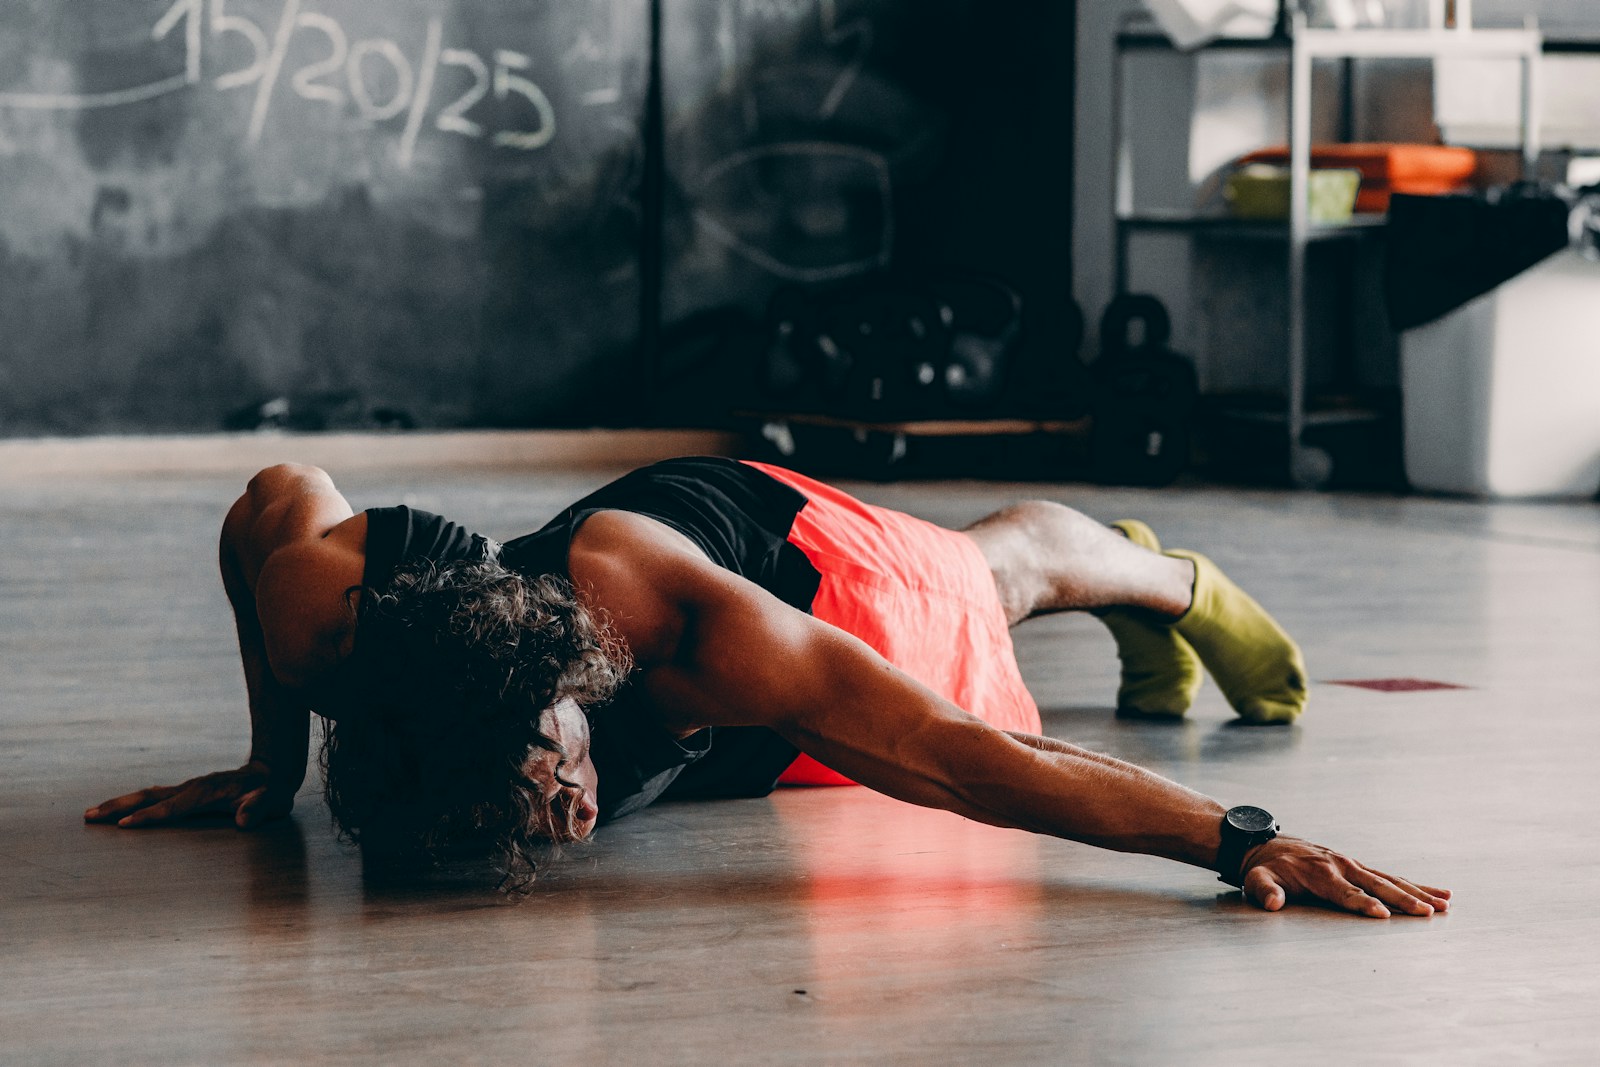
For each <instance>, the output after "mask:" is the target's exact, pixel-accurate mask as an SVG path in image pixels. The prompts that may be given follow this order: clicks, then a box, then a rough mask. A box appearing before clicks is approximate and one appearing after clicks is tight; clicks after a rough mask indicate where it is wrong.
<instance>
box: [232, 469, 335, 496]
mask: <svg viewBox="0 0 1600 1067" xmlns="http://www.w3.org/2000/svg"><path fill="white" fill-rule="evenodd" d="M307 483H318V484H327V485H332V484H333V480H332V479H331V478H329V477H328V472H327V471H325V470H323V469H322V468H321V467H313V466H312V465H311V464H309V463H274V464H273V465H272V466H270V467H263V468H262V469H261V470H259V471H257V472H256V474H255V477H253V478H251V479H250V484H249V485H247V486H246V487H245V496H246V497H250V498H253V499H255V500H257V501H258V502H260V503H267V502H270V501H271V500H272V499H274V498H275V497H278V496H281V495H282V494H283V493H285V492H288V491H292V490H295V489H299V488H301V487H303V486H305V485H306V484H307Z"/></svg>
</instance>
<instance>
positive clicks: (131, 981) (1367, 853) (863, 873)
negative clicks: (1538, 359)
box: [0, 471, 1600, 1065]
mask: <svg viewBox="0 0 1600 1067" xmlns="http://www.w3.org/2000/svg"><path fill="white" fill-rule="evenodd" d="M334 474H335V476H336V477H338V474H339V472H337V471H335V472H334ZM602 478H603V475H600V474H596V473H591V472H575V473H570V474H562V475H559V476H552V475H549V474H541V475H537V476H533V475H511V474H484V473H472V474H462V475H456V474H450V475H444V474H438V473H434V474H429V475H425V476H422V477H419V478H412V479H406V478H403V477H401V476H399V475H374V474H366V475H362V476H359V477H356V478H348V479H343V478H342V479H340V480H341V482H343V483H345V488H346V489H347V491H348V492H349V494H350V496H351V498H352V501H353V502H354V504H355V505H356V506H357V507H364V506H369V505H377V504H383V503H394V502H396V501H398V500H400V499H402V498H404V499H405V500H406V502H409V503H413V504H415V505H417V506H420V507H425V508H430V509H433V510H439V511H444V512H446V513H448V514H450V515H452V516H454V517H457V518H459V519H460V520H461V521H464V522H466V523H468V524H469V525H473V526H475V527H478V528H480V529H482V530H483V531H484V532H485V533H488V534H491V535H497V536H502V537H504V536H510V535H513V534H516V533H519V532H523V531H525V530H527V529H530V528H532V527H533V526H535V525H537V524H538V523H540V522H542V521H543V520H544V519H545V518H547V517H548V516H550V515H551V514H553V513H554V512H555V511H556V510H557V509H558V508H559V507H560V506H561V505H562V504H564V503H565V502H567V501H568V500H570V499H572V498H573V497H575V496H577V495H578V494H579V493H580V492H581V491H583V490H585V489H587V488H589V487H591V486H593V485H594V484H597V482H598V481H599V480H601V479H602ZM3 488H4V492H5V503H4V505H3V506H0V544H3V545H4V549H3V552H0V680H3V688H0V693H3V695H4V700H3V703H0V770H3V772H4V773H3V774H0V909H3V911H0V914H3V923H0V1062H6V1063H28V1064H35V1063H60V1064H80V1063H89V1062H129V1063H174V1064H181V1063H196V1064H211V1063H230V1062H271V1063H299V1062H309V1061H316V1060H337V1061H340V1062H381V1063H393V1062H418V1061H425V1062H451V1063H453V1062H533V1063H561V1062H573V1063H596V1064H605V1063H719V1062H721V1063H730V1064H733V1063H739V1064H742V1063H775V1064H787V1063H805V1064H809V1063H856V1062H860V1063H865V1062H893V1063H962V1064H965V1063H973V1062H983V1061H987V1062H989V1063H994V1064H1011V1063H1149V1064H1175V1063H1182V1064H1210V1063H1217V1064H1223V1063H1226V1064H1229V1065H1235V1064H1238V1063H1240V1062H1274V1061H1276V1062H1318V1063H1328V1062H1335V1061H1347V1062H1356V1063H1420V1064H1437V1063H1497V1064H1498V1063H1504V1062H1541V1063H1545V1062H1549V1063H1563V1062H1572V1063H1581V1062H1592V1057H1593V1055H1594V1053H1593V1049H1594V1047H1595V1045H1596V1043H1597V1042H1600V1010H1597V1008H1596V1005H1597V1004H1600V968H1597V967H1596V965H1595V959H1596V956H1597V955H1600V913H1596V911H1595V909H1594V908H1593V900H1594V898H1595V896H1596V893H1597V891H1600V823H1597V820H1596V818H1595V813H1596V811H1597V809H1600V784H1597V780H1600V779H1597V775H1596V773H1595V770H1594V764H1595V760H1596V757H1597V752H1600V699H1597V693H1600V653H1597V651H1596V650H1597V649H1600V508H1597V507H1596V506H1594V505H1564V506H1550V505H1494V506H1488V505H1480V504H1471V503H1464V502H1453V501H1436V500H1420V499H1418V500H1396V499H1388V498H1363V497H1350V496H1310V495H1291V494H1280V493H1269V492H1238V491H1201V490H1189V489H1180V490H1170V491H1165V492H1159V493H1145V492H1138V491H1132V490H1107V489H1096V488H1088V487H1081V486H1064V485H1031V486H1007V485H988V484H986V485H978V484H973V483H961V484H927V483H925V484H909V485H893V486H856V487H853V488H856V489H858V490H859V491H860V492H861V493H862V494H863V495H864V496H867V497H868V498H870V499H873V500H876V501H879V502H882V503H887V504H890V505H893V506H896V507H901V508H904V509H906V510H909V511H913V512H915V513H918V514H922V515H925V516H927V517H930V518H934V519H936V520H938V521H942V522H946V523H948V524H952V525H959V524H963V523H965V522H968V521H970V520H972V519H974V518H976V517H978V516H979V515H981V514H983V513H984V512H986V511H987V510H990V509H991V508H993V507H996V506H998V505H1000V504H1002V503H1005V502H1007V501H1008V500H1011V499H1014V498H1015V497H1017V496H1020V495H1036V496H1048V497H1052V498H1055V499H1059V500H1063V501H1066V502H1069V503H1073V504H1075V505H1076V506H1079V507H1081V508H1083V509H1084V510H1086V511H1088V512H1090V513H1091V514H1093V515H1096V516H1097V517H1100V518H1103V519H1108V520H1109V519H1114V518H1119V517H1122V516H1124V515H1136V516H1139V517H1142V518H1144V519H1146V520H1147V521H1149V522H1151V523H1152V524H1153V525H1154V526H1155V527H1156V529H1157V530H1158V531H1159V532H1160V533H1161V535H1162V537H1163V538H1164V539H1165V540H1166V541H1168V543H1170V544H1174V545H1180V546H1184V547H1193V548H1196V549H1199V550H1201V551H1205V552H1207V553H1208V554H1210V555H1212V556H1213V558H1215V559H1216V560H1217V561H1218V562H1219V563H1221V564H1222V565H1223V566H1224V567H1226V568H1228V569H1229V570H1230V571H1231V572H1232V573H1233V574H1234V576H1235V577H1236V578H1238V579H1239V580H1240V581H1241V582H1242V583H1243V584H1245V585H1246V586H1247V587H1248V588H1250V589H1251V590H1252V591H1254V592H1255V593H1256V595H1257V596H1258V598H1259V599H1261V600H1262V601H1263V602H1264V603H1265V604H1266V605H1267V606H1268V607H1269V608H1270V609H1271V610H1273V611H1274V613H1275V614H1277V615H1278V617H1279V618H1280V620H1281V621H1283V622H1284V624H1285V625H1286V626H1287V627H1288V628H1289V629H1290V631H1291V632H1293V633H1295V634H1296V635H1297V636H1298V637H1299V638H1300V639H1301V641H1302V643H1303V645H1304V647H1305V651H1306V657H1307V660H1308V663H1309V665H1310V667H1311V672H1312V675H1313V677H1314V678H1315V679H1316V680H1317V681H1318V682H1319V683H1322V684H1318V685H1317V686H1316V687H1315V689H1314V692H1313V699H1312V706H1311V710H1310V712H1309V713H1308V715H1307V717H1306V719H1305V721H1304V722H1303V724H1302V725H1300V726H1297V727H1292V728H1287V729H1251V728H1241V727H1236V726H1234V725H1232V724H1231V722H1230V715H1229V714H1228V711H1227V708H1226V706H1225V705H1224V703H1223V702H1222V699H1221V697H1220V696H1219V695H1218V694H1217V692H1216V690H1215V689H1214V688H1210V687H1208V688H1207V689H1206V691H1205V692H1204V693H1203V694H1202V697H1201V702H1200V705H1199V706H1198V707H1197V708H1196V710H1195V711H1194V712H1193V713H1192V715H1191V718H1190V719H1189V720H1188V721H1186V722H1184V723H1181V724H1175V725H1162V724H1149V723H1133V722H1125V721H1118V720H1116V719H1114V718H1113V717H1112V715H1111V713H1110V704H1111V696H1112V693H1113V691H1114V687H1115V677H1116V665H1115V661H1114V658H1113V654H1112V646H1111V643H1110V640H1109V638H1108V637H1107V636H1106V634H1105V632H1104V631H1103V629H1101V628H1100V626H1099V625H1098V624H1097V623H1096V622H1095V621H1094V620H1093V619H1090V618H1084V617H1067V618H1055V619H1050V620H1046V621H1043V622H1039V623H1034V624H1030V625H1029V626H1028V627H1025V628H1023V629H1021V630H1019V631H1018V632H1017V634H1016V638H1017V648H1018V653H1019V656H1020V658H1021V661H1022V664H1023V668H1024V673H1025V675H1026V677H1027V678H1028V680H1029V683H1030V685H1032V686H1033V687H1034V689H1035V691H1036V692H1037V694H1038V695H1039V697H1040V703H1041V705H1042V706H1043V707H1044V708H1045V709H1046V712H1045V721H1046V726H1047V729H1049V730H1050V732H1052V733H1055V734H1057V735H1059V736H1063V737H1068V738H1071V739H1073V740H1075V741H1078V742H1080V743H1084V744H1087V745H1090V746H1092V747H1095V748H1098V749H1101V750H1103V751H1107V752H1111V753H1113V754H1115V755H1118V756H1122V757H1125V758H1128V759H1131V760H1135V761H1137V762H1140V763H1143V764H1145V765H1147V766H1150V767H1153V768H1155V769H1157V770H1160V771H1162V772H1163V773H1166V774H1168V775H1170V776H1172V777H1175V778H1177V779H1179V780H1181V781H1183V782H1185V783H1187V784H1190V785H1192V786H1194V787H1196V788H1199V789H1202V790H1204V791H1206V792H1209V793H1212V794H1213V795H1215V796H1217V797H1219V798H1221V799H1224V800H1227V801H1229V802H1255V803H1260V804H1263V805H1264V806H1267V807H1269V808H1271V809H1272V810H1273V811H1275V812H1276V813H1278V815H1279V816H1280V818H1281V819H1282V820H1283V821H1284V822H1285V824H1286V825H1287V827H1288V828H1290V829H1292V830H1293V831H1294V832H1297V833H1304V834H1306V835H1307V836H1312V837H1316V838H1319V839H1321V840H1325V841H1326V842H1327V843H1329V844H1332V845H1335V846H1338V847H1341V848H1343V849H1345V850H1347V851H1350V852H1351V853H1353V854H1355V855H1357V856H1359V857H1361V858H1363V859H1366V860H1368V861H1369V862H1371V863H1373V864H1375V865H1377V866H1379V867H1386V868H1390V869H1393V870H1395V871H1397V872H1399V873H1404V874H1406V875H1408V876H1412V877H1416V878H1419V879H1422V880H1425V881H1432V882H1435V883H1436V884H1441V885H1446V886H1449V887H1451V888H1452V889H1454V890H1455V891H1456V893H1457V897H1456V899H1457V906H1456V908H1455V909H1453V911H1452V913H1451V914H1449V915H1447V916H1439V917H1436V918H1434V919H1431V920H1413V919H1395V920H1391V921H1388V922H1375V921H1370V920H1361V919H1356V918H1351V917H1345V916H1342V915H1336V914H1333V913H1331V912H1326V911H1320V910H1309V909H1291V910H1288V911H1286V912H1283V913H1281V914H1276V915H1266V914H1263V913H1260V912H1257V911H1254V910H1253V909H1251V908H1249V907H1247V906H1245V905H1244V904H1243V903H1242V902H1241V901H1240V899H1239V897H1238V895H1237V894H1234V893H1231V892H1228V891H1226V887H1224V886H1222V885H1220V884H1218V883H1217V882H1216V881H1215V880H1214V879H1212V878H1209V877H1208V876H1207V875H1206V874H1204V873H1203V872H1200V871H1196V870H1193V869H1189V868H1184V867H1181V866H1177V865H1174V864H1168V863H1164V862H1161V861H1157V860H1153V859H1148V858H1144V857H1130V856H1120V855H1115V854H1111V853H1104V852H1099V851H1097V850H1094V849H1090V848H1087V847H1083V846H1079V845H1075V844H1070V843H1066V842H1060V841H1053V840H1044V839H1039V838H1033V837H1030V836H1027V835H1024V834H1020V833H1015V832H1007V831H1001V830H996V829H993V828H989V827H984V826H979V825H976V824H972V823H967V822H964V821H962V820H960V819H958V818H955V817H953V816H949V815H946V814H942V813H936V812H927V811H921V810H918V809H914V808H910V807H907V806H905V805H901V804H898V803H896V802H893V801H890V800H887V799H884V798H882V797H879V796H876V795H874V794H871V793H869V792H867V791H866V790H861V789H842V790H841V789H832V790H794V791H784V792H781V793H780V794H778V795H775V796H773V797H771V798H769V799H765V800H750V801H729V802H721V803H711V804H693V805H690V804H678V805H664V806H660V807H657V808H655V809H652V810H649V811H647V812H645V813H643V814H641V815H639V816H637V817H635V818H632V819H629V820H625V821H624V822H621V823H619V824H617V825H615V826H612V827H609V828H606V829H605V830H603V832H602V833H601V835H600V836H599V838H598V839H597V840H596V841H595V842H593V843H592V844H590V845H588V846H580V847H574V848H570V849H568V850H567V852H566V854H565V855H564V856H563V857H562V858H561V860H560V861H559V862H558V863H555V864H553V865H551V866H550V868H549V869H548V870H547V871H546V873H545V874H544V875H543V876H542V877H541V879H540V880H539V882H538V884H537V886H536V888H535V891H534V892H533V894H532V896H531V897H530V898H528V899H526V900H524V901H521V902H520V903H517V902H510V901H507V900H505V899H503V898H501V897H499V896H496V895H495V894H494V893H492V892H488V891H486V890H485V888H484V887H483V886H482V885H481V884H480V883H479V882H478V881H476V880H475V879H473V878H471V877H452V878H441V879H439V880H437V881H436V882H432V883H430V884H427V885H421V886H417V885H411V886H396V885H393V884H388V883H386V882H384V881H383V880H381V879H378V878H375V877H370V876H367V875H365V874H364V873H363V869H362V864H361V862H360V858H359V856H357V855H355V854H354V853H352V852H351V851H350V850H349V849H348V848H346V847H345V846H343V845H341V844H340V843H339V842H338V841H336V840H335V839H334V837H333V835H332V833H331V831H330V828H329V825H328V820H327V814H326V809H325V808H324V807H323V805H322V803H321V800H320V798H319V797H318V796H317V795H316V790H315V788H314V787H313V786H312V785H308V787H307V789H306V791H305V793H304V795H303V796H302V799H301V803H300V806H299V807H298V809H297V813H296V815H295V817H294V818H293V819H292V820H290V821H288V822H285V823H282V824H279V825H277V826H276V827H274V828H272V829H270V830H268V831H266V832H262V833H258V834H240V833H237V832H235V831H234V830H233V829H231V828H230V827H228V826H226V825H220V824H217V823H210V824H206V823H196V824H193V825H190V826H185V827H183V828H178V829H163V830H153V831H142V832H137V833H135V832H123V831H118V830H115V829H111V828H107V827H86V826H84V825H82V823H81V821H80V814H81V812H82V810H83V808H84V807H85V806H87V805H88V804H90V803H92V802H95V801H99V800H102V799H104V798H105V797H107V796H110V795H113V794H114V793H118V792H122V791H124V790H126V789H129V788H133V787H136V786H141V785H148V784H152V783H155V782H164V781H170V780H176V779H179V778H182V777H184V776H186V775H189V774H191V773H195V772H198V771H201V770H207V769H215V768H220V767H222V766H226V765H231V764H232V763H236V762H237V761H238V760H239V759H240V758H242V755H243V752H244V747H245V744H246V738H247V736H248V726H247V721H246V718H245V714H244V706H243V686H242V682H241V680H240V678H239V674H238V669H237V666H236V664H235V652H234V648H233V643H232V642H233V638H232V634H231V626H230V623H229V617H228V613H227V606H226V601H225V600H224V598H223V595H222V592H221V589H220V586H219V585H218V583H217V581H216V579H215V577H214V563H213V559H214V552H215V528H216V525H217V523H218V521H219V520H220V517H221V514H222V512H223V510H224V509H225V508H226V506H227V504H228V503H229V501H230V500H231V499H232V496H233V495H234V494H235V493H236V492H237V491H238V488H239V486H238V483H237V481H234V480H227V479H219V478H212V477H207V478H192V479H185V478H172V477H163V478H159V479H147V480H137V479H136V480H131V481H110V480H94V479H76V480H66V481H59V482H54V483H48V484H46V483H40V482H37V481H27V480H22V479H13V480H10V481H7V482H6V483H5V484H4V486H3ZM1385 678H1415V679H1424V680H1432V681H1439V682H1447V683H1451V684H1454V685H1457V686H1462V687H1464V688H1460V689H1440V690H1432V691H1411V692H1407V691H1401V692H1383V691H1374V690H1370V689H1361V688H1350V687H1345V686H1339V685H1330V684H1326V683H1328V682H1332V681H1338V680H1370V679H1385Z"/></svg>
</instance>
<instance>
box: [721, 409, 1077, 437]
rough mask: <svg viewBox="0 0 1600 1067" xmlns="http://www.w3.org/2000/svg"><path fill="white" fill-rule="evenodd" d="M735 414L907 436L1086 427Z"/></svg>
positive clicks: (1051, 422)
mask: <svg viewBox="0 0 1600 1067" xmlns="http://www.w3.org/2000/svg"><path fill="white" fill-rule="evenodd" d="M734 414H735V416H736V417H738V418H744V419H754V420H759V421H761V422H764V423H772V422H786V423H793V424H795V425H797V426H826V427H831V428H834V429H840V430H860V431H863V432H866V433H883V434H904V435H906V436H908V437H1013V436H1019V435H1025V434H1066V435H1075V436H1081V435H1083V434H1085V433H1086V432H1087V431H1088V428H1089V424H1088V421H1087V420H1085V419H1071V420H1068V419H899V420H875V419H851V418H844V417H841V416H838V415H824V414H820V413H816V412H804V411H738V412H735V413H734Z"/></svg>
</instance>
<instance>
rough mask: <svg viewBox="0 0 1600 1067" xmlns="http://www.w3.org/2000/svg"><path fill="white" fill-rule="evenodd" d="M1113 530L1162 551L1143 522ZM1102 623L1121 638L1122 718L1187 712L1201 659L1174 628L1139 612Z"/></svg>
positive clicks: (1119, 612)
mask: <svg viewBox="0 0 1600 1067" xmlns="http://www.w3.org/2000/svg"><path fill="white" fill-rule="evenodd" d="M1111 525H1112V526H1114V527H1115V528H1117V529H1118V530H1121V531H1122V532H1123V533H1124V534H1125V535H1127V538H1128V540H1130V541H1132V542H1133V543H1134V544H1136V545H1139V546H1141V547H1143V548H1148V549H1149V550H1150V551H1152V552H1160V551H1161V542H1160V541H1158V540H1157V539H1156V535H1155V532H1154V531H1153V530H1151V529H1150V527H1148V526H1146V525H1145V524H1144V523H1142V522H1140V521H1139V520H1138V519H1122V520H1120V521H1118V522H1114V523H1112V524H1111ZM1100 621H1102V622H1104V623H1105V624H1106V628H1107V629H1108V630H1110V631H1111V636H1112V637H1114V638H1116V640H1117V658H1118V659H1120V660H1121V661H1122V683H1121V685H1120V686H1118V688H1117V713H1118V714H1119V715H1143V716H1150V717H1161V718H1177V717H1179V716H1181V715H1183V713H1184V712H1186V711H1188V710H1189V705H1190V704H1193V703H1194V696H1195V694H1196V693H1198V692H1199V691H1200V682H1201V680H1202V678H1203V677H1204V675H1203V674H1202V672H1201V670H1200V657H1199V656H1197V655H1196V654H1195V651H1194V649H1192V648H1190V647H1189V643H1188V642H1187V641H1185V640H1184V639H1183V638H1182V637H1180V636H1178V633H1177V631H1175V630H1174V629H1173V628H1172V626H1171V624H1170V623H1167V622H1165V621H1162V620H1160V619H1157V618H1156V617H1155V616H1154V615H1153V614H1151V613H1150V612H1144V611H1140V610H1138V609H1137V608H1112V609H1111V610H1109V611H1107V612H1106V613H1105V614H1104V615H1102V616H1100Z"/></svg>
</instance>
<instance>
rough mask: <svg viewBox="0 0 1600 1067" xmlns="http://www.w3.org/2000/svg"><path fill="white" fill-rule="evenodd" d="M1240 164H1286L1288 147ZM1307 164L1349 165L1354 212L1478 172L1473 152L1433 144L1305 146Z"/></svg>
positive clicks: (1378, 208)
mask: <svg viewBox="0 0 1600 1067" xmlns="http://www.w3.org/2000/svg"><path fill="white" fill-rule="evenodd" d="M1239 162H1240V163H1287V162H1289V149H1288V148H1287V147H1286V146H1282V145H1279V146H1277V147H1274V148H1263V149H1261V150H1260V151H1257V152H1251V153H1250V154H1249V155H1246V156H1241V157H1240V158H1239ZM1311 166H1312V167H1314V168H1316V167H1350V168H1353V169H1355V170H1359V171H1360V172H1361V190H1360V192H1358V193H1357V194H1356V210H1357V211H1359V212H1362V213H1368V212H1382V211H1387V210H1389V194H1390V193H1414V194H1417V195H1420V196H1431V195H1438V194H1440V193H1448V192H1453V191H1454V190H1455V189H1456V188H1458V187H1459V186H1460V185H1461V184H1462V183H1463V182H1465V181H1466V180H1467V179H1468V178H1471V177H1472V175H1473V174H1474V173H1476V172H1477V169H1478V153H1476V152H1474V151H1473V150H1472V149H1470V148H1457V147H1455V146H1453V145H1437V144H1390V143H1385V142H1372V143H1365V144H1359V143H1358V144H1321V145H1312V146H1311Z"/></svg>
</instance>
